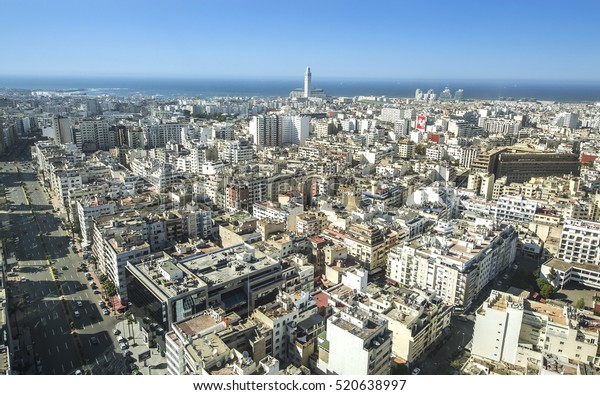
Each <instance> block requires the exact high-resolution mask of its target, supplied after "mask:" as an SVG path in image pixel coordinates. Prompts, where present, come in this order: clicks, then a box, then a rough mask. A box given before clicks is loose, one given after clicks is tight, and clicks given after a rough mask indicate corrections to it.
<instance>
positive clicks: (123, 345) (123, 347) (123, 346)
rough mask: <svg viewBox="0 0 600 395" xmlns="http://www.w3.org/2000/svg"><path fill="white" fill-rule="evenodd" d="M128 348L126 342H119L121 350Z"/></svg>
mask: <svg viewBox="0 0 600 395" xmlns="http://www.w3.org/2000/svg"><path fill="white" fill-rule="evenodd" d="M127 349H129V345H128V344H127V343H121V350H123V351H125V350H127Z"/></svg>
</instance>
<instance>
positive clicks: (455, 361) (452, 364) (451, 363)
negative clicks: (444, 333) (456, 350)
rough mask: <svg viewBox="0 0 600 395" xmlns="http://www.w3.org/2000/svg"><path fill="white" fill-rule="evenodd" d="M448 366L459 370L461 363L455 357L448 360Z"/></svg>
mask: <svg viewBox="0 0 600 395" xmlns="http://www.w3.org/2000/svg"><path fill="white" fill-rule="evenodd" d="M450 367H451V368H452V369H454V370H459V369H460V368H461V367H462V363H461V362H460V361H459V360H458V359H455V360H453V361H452V362H450Z"/></svg>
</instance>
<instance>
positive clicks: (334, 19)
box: [0, 0, 600, 81]
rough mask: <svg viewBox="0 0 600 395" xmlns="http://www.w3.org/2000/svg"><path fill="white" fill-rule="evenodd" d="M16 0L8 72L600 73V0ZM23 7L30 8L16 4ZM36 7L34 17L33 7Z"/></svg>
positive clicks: (1, 71)
mask: <svg viewBox="0 0 600 395" xmlns="http://www.w3.org/2000/svg"><path fill="white" fill-rule="evenodd" d="M156 5H157V4H154V3H153V2H148V1H141V0H131V1H127V2H123V1H117V0H106V1H103V2H102V3H100V4H93V5H91V4H82V3H81V2H79V1H75V0H56V1H53V2H48V1H45V0H44V1H42V0H23V1H18V2H17V1H9V2H4V4H3V5H2V10H3V14H4V15H6V16H11V17H7V18H4V20H3V30H4V31H5V32H12V33H14V34H5V35H3V37H1V38H0V44H1V46H2V48H3V51H4V53H5V54H10V58H7V59H9V61H5V62H2V63H0V75H4V76H35V75H43V76H53V77H64V76H76V77H92V76H93V77H94V78H99V77H108V78H116V77H122V78H132V77H140V78H187V79H189V78H202V79H206V78H213V79H214V78H242V79H245V78H269V79H272V78H276V79H282V78H284V79H287V78H295V77H296V76H298V77H299V78H302V75H303V73H304V69H305V67H306V66H307V65H310V66H311V69H312V70H313V78H315V80H316V79H317V78H350V79H357V78H359V79H365V78H377V79H379V78H386V79H398V78H411V79H415V80H440V79H442V80H443V79H446V80H460V79H479V80H487V79H494V80H554V79H557V80H569V81H570V80H576V81H588V80H589V81H594V80H598V79H599V78H600V77H598V72H597V67H596V65H597V64H598V63H600V53H599V52H598V51H596V50H595V48H596V47H597V43H596V38H597V37H600V24H598V23H596V20H595V19H596V16H597V15H599V14H600V3H597V2H588V1H577V2H568V3H567V2H561V1H556V0H548V1H545V2H543V3H539V2H520V1H517V0H508V1H504V2H473V1H468V0H457V1H453V2H447V1H442V0H431V1H428V2H422V1H405V2H388V1H381V0H374V1H370V2H368V3H365V2H361V1H356V0H345V1H342V0H331V1H328V2H326V3H322V2H319V1H316V0H307V1H305V2H303V3H302V4H297V3H287V2H276V1H267V0H263V1H257V2H252V3H247V2H244V1H240V0H231V1H228V2H226V3H217V2H196V1H190V0H182V1H180V2H177V3H174V4H169V5H167V4H164V3H160V6H156ZM19 15H22V16H23V18H19V17H17V16H19ZM25 16H26V17H25Z"/></svg>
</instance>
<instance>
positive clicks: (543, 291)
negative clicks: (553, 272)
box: [540, 284, 554, 298]
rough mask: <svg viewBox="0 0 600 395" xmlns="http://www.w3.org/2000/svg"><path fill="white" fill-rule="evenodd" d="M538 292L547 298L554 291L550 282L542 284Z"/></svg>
mask: <svg viewBox="0 0 600 395" xmlns="http://www.w3.org/2000/svg"><path fill="white" fill-rule="evenodd" d="M540 293H541V294H542V296H543V297H544V298H549V297H550V296H552V294H553V293H554V287H553V286H552V285H550V284H544V285H542V287H541V289H540Z"/></svg>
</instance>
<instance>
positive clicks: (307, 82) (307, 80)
mask: <svg viewBox="0 0 600 395" xmlns="http://www.w3.org/2000/svg"><path fill="white" fill-rule="evenodd" d="M310 90H311V88H310V67H308V66H307V67H306V73H304V97H310Z"/></svg>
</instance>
